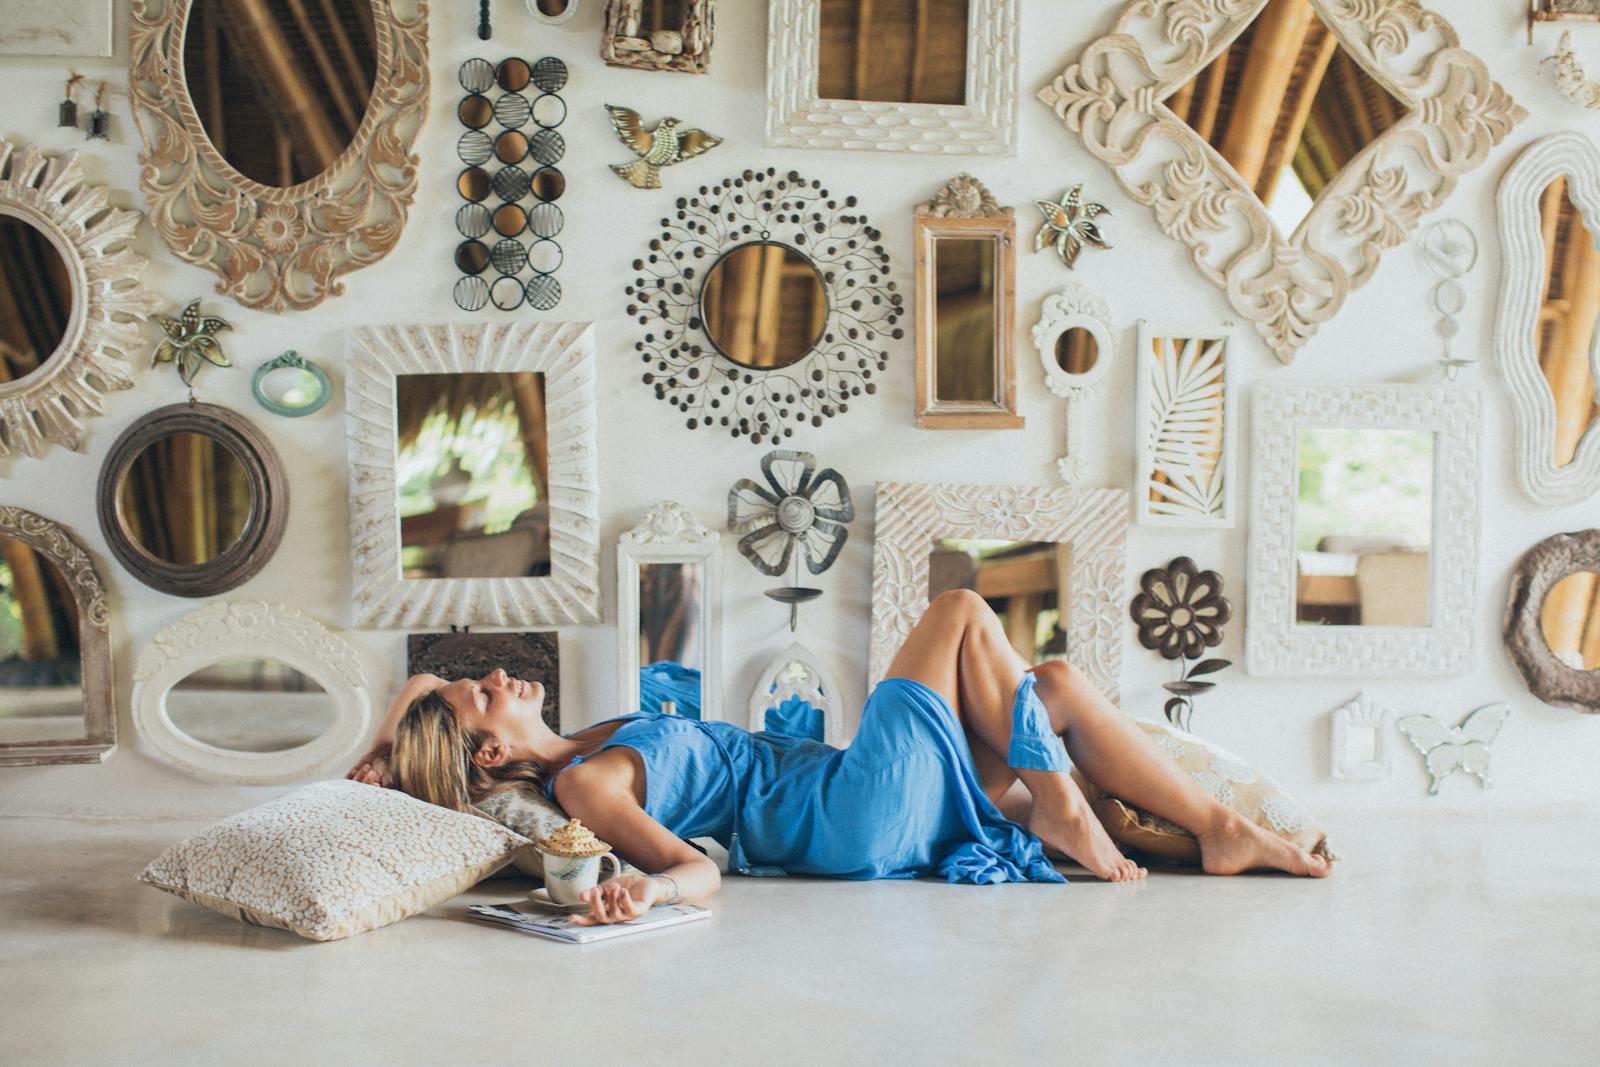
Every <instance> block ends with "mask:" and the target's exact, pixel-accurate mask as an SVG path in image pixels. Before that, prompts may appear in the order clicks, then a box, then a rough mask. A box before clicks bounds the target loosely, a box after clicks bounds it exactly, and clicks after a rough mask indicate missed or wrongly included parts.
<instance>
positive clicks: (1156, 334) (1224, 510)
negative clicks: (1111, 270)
mask: <svg viewBox="0 0 1600 1067" xmlns="http://www.w3.org/2000/svg"><path fill="white" fill-rule="evenodd" d="M1232 353H1233V338H1232V334H1231V333H1230V332H1228V331H1226V330H1223V331H1216V332H1209V333H1207V332H1199V333H1197V332H1194V331H1164V330H1160V329H1156V328H1154V327H1152V326H1151V325H1150V324H1148V323H1146V322H1140V323H1139V370H1138V374H1139V379H1138V389H1137V403H1136V407H1135V410H1136V411H1137V412H1138V417H1139V422H1138V423H1137V430H1136V432H1137V433H1138V435H1139V440H1138V448H1139V471H1138V476H1137V477H1136V478H1135V479H1134V485H1135V486H1136V487H1137V490H1138V491H1137V492H1135V493H1134V514H1135V515H1136V516H1137V517H1138V519H1139V522H1140V523H1142V524H1144V525H1147V526H1190V527H1211V528H1216V529H1223V528H1230V529H1231V528H1232V526H1233V524H1234V510H1235V501H1236V500H1237V498H1238V495H1239V494H1238V491H1237V489H1236V487H1235V486H1234V484H1233V482H1234V476H1233V472H1234V469H1235V468H1234V464H1235V459H1234V438H1235V436H1236V423H1237V421H1238V420H1237V418H1236V417H1235V415H1234V408H1235V404H1234V396H1233V386H1232V385H1231V384H1230V383H1231V381H1232V377H1233V376H1232V374H1231V371H1230V365H1231V362H1232Z"/></svg>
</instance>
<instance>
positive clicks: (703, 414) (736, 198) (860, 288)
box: [625, 167, 905, 444]
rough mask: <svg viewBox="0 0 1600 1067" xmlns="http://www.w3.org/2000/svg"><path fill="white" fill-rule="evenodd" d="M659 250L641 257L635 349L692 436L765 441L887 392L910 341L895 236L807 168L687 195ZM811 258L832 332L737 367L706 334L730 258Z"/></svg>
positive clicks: (636, 264) (741, 178) (749, 175)
mask: <svg viewBox="0 0 1600 1067" xmlns="http://www.w3.org/2000/svg"><path fill="white" fill-rule="evenodd" d="M660 225H661V229H660V231H659V233H658V236H656V237H655V238H653V239H652V240H651V241H650V245H649V250H648V251H647V253H646V254H645V255H644V256H643V257H642V258H640V259H636V260H634V261H633V272H634V273H633V278H632V279H631V281H630V282H629V284H628V286H627V287H626V290H625V291H626V293H627V295H628V297H629V304H628V314H629V316H631V317H633V318H634V319H635V320H636V321H637V322H638V323H639V325H641V326H643V327H644V329H645V334H644V337H643V339H642V340H639V341H636V342H635V343H634V350H635V351H636V352H638V353H639V359H640V362H641V363H643V364H644V367H645V369H644V374H643V380H644V384H646V385H648V386H651V387H652V388H654V390H655V394H656V396H657V397H658V398H659V399H662V400H665V401H666V402H667V403H669V404H671V405H672V406H673V407H674V408H676V409H677V410H678V411H679V412H681V413H682V414H683V415H684V416H685V423H686V425H687V426H688V427H689V429H691V430H693V429H697V428H699V427H701V426H706V427H714V428H718V429H723V430H727V431H728V432H729V433H731V434H732V435H733V436H735V437H746V438H748V439H749V440H750V441H752V442H754V443H758V444H759V443H761V442H763V441H768V440H772V441H776V440H779V439H781V438H788V437H792V436H794V431H795V428H796V427H797V426H804V425H810V426H813V427H819V426H821V425H822V421H823V420H824V419H827V418H832V417H833V416H835V415H842V414H844V413H845V412H846V411H848V410H849V408H850V405H851V403H852V402H854V401H855V400H856V399H857V398H858V397H861V396H863V395H870V394H872V393H875V392H876V391H877V383H876V382H874V381H873V376H874V375H875V374H881V373H882V372H883V371H884V370H886V369H887V368H888V365H889V354H888V352H887V351H886V350H885V348H884V347H883V346H884V344H885V343H886V342H888V341H889V340H891V339H895V340H898V339H899V338H901V337H903V336H905V331H904V330H902V329H901V328H900V327H899V326H897V325H896V323H898V322H899V320H900V316H901V315H902V314H903V313H904V312H903V307H902V303H903V301H902V297H901V295H900V294H899V293H898V292H896V291H895V283H894V282H893V281H891V280H890V279H889V253H888V251H887V250H886V249H885V247H884V244H883V235H882V234H881V233H879V232H878V230H876V229H875V228H873V226H872V225H871V224H870V223H868V221H867V217H866V216H865V215H863V214H861V212H860V211H859V210H858V209H857V207H856V198H855V197H853V196H846V197H835V196H834V195H833V193H831V192H830V191H829V190H827V189H826V188H824V187H823V185H822V183H821V182H819V181H815V180H810V179H806V178H803V177H801V176H800V175H799V174H798V173H797V172H795V171H792V170H791V171H788V172H787V173H784V174H779V173H778V171H777V170H776V168H773V167H768V168H766V169H765V170H759V171H756V170H747V171H745V172H743V173H742V174H740V175H738V176H737V177H733V178H726V179H724V180H723V181H721V182H720V183H718V184H716V185H711V186H705V185H702V186H701V187H700V191H699V193H698V194H697V195H695V196H690V197H681V198H679V199H678V201H677V204H676V208H675V210H674V212H673V213H672V215H670V216H669V217H667V218H663V219H662V220H661V222H660ZM755 243H759V244H764V245H770V246H773V247H775V248H780V249H788V250H792V251H795V252H798V253H800V254H801V255H802V256H804V257H805V258H806V259H807V260H809V261H810V265H811V266H812V267H813V268H814V269H815V271H816V274H817V276H819V277H820V278H821V280H822V286H823V289H824V291H825V293H826V297H827V308H826V312H825V318H824V321H823V325H822V329H821V336H820V339H819V340H818V341H817V343H816V344H814V345H812V346H811V347H810V348H809V349H808V350H807V352H806V353H805V354H804V355H803V356H801V357H799V358H798V359H795V360H792V361H788V362H786V364H785V365H783V366H773V367H769V368H767V369H762V368H761V367H754V366H748V365H746V366H741V365H739V364H737V363H735V362H733V361H732V360H731V359H728V358H727V357H726V356H724V355H723V354H722V352H721V351H720V350H719V347H718V345H717V344H716V343H714V342H713V341H712V339H711V337H710V336H709V334H708V333H707V332H706V328H705V323H704V322H703V320H702V306H701V293H702V289H703V288H704V286H705V283H706V280H707V278H708V277H710V275H711V274H712V271H713V269H714V268H715V266H716V265H717V263H718V262H720V261H721V260H722V259H723V257H724V256H726V255H728V254H730V253H733V252H736V251H737V250H739V249H740V248H744V247H746V246H749V245H751V244H755Z"/></svg>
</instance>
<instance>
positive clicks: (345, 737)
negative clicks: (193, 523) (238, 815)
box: [132, 601, 372, 785]
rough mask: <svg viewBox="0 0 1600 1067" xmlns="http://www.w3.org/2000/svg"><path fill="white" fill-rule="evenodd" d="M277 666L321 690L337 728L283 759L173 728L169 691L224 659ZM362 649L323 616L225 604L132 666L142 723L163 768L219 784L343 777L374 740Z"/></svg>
mask: <svg viewBox="0 0 1600 1067" xmlns="http://www.w3.org/2000/svg"><path fill="white" fill-rule="evenodd" d="M233 658H248V659H269V660H276V661H278V662H279V663H283V664H286V665H288V666H290V667H292V668H294V669H295V670H297V671H299V672H300V673H301V674H304V675H305V676H306V677H308V678H310V679H311V680H312V681H314V682H316V683H317V684H318V685H320V686H321V687H322V689H323V691H324V692H326V693H327V694H328V696H329V697H330V698H331V700H332V702H333V707H334V717H333V725H331V726H330V727H329V728H328V729H327V731H326V732H324V733H323V734H321V735H320V736H318V737H317V738H316V739H315V740H312V741H308V742H307V743H305V744H303V745H299V746H296V747H295V748H291V749H285V750H284V751H282V752H237V751H232V750H229V749H224V748H218V747H216V746H214V745H208V744H206V743H205V742H203V741H200V740H198V739H196V738H194V737H191V736H190V735H189V734H187V733H185V732H184V731H183V730H181V729H179V728H178V726H177V725H176V724H175V723H173V721H172V716H171V715H170V714H169V712H168V710H167V694H168V693H169V692H170V691H171V690H172V687H173V686H175V685H177V684H178V683H179V682H181V681H183V680H184V679H185V678H187V677H188V676H189V675H191V674H193V673H194V672H195V671H198V670H201V669H202V668H205V667H209V666H211V665H212V664H215V663H218V662H220V661H222V660H225V659H233ZM367 690H368V685H367V677H366V672H365V671H363V670H362V668H361V659H360V654H359V653H358V652H357V651H356V648H355V646H354V645H352V644H351V643H350V642H349V641H348V640H346V639H345V638H344V637H343V636H341V635H340V634H338V633H336V632H334V631H333V630H330V629H329V628H328V627H326V626H324V625H323V624H322V623H320V622H318V621H317V620H316V619H313V618H311V617H310V616H307V615H302V614H301V613H300V612H298V611H293V610H291V609H289V608H283V607H277V606H274V605H272V604H267V603H263V602H261V601H216V602H214V603H211V604H207V605H206V606H205V607H203V608H201V609H199V610H198V611H192V612H190V613H189V614H187V615H185V616H184V617H183V618H181V619H179V620H178V621H177V622H175V623H173V624H172V625H170V626H168V627H167V628H166V629H164V630H162V631H161V632H160V633H158V634H156V635H155V637H153V638H151V640H150V643H149V644H147V645H146V646H145V647H144V648H143V649H142V650H141V651H140V653H139V659H138V662H137V663H135V665H134V669H133V699H132V703H133V725H134V728H135V729H136V730H137V731H138V734H139V738H140V740H141V741H143V742H144V744H145V745H146V746H148V747H149V749H150V750H151V751H153V752H154V754H155V755H156V756H157V757H158V758H159V759H160V760H161V761H162V762H164V763H167V764H169V765H171V766H173V767H176V768H178V769H179V770H181V771H185V772H187V773H189V774H192V775H195V776H196V777H198V778H204V779H206V780H208V781H213V782H230V783H234V784H239V785H277V784H281V783H283V782H294V781H300V780H302V779H305V778H311V777H314V776H316V775H318V774H328V773H333V772H337V771H343V770H344V769H345V768H346V767H347V766H348V765H349V761H350V760H351V759H353V758H354V757H355V755H356V751H357V750H358V749H359V748H360V747H361V744H362V743H363V742H364V741H365V740H366V738H367V732H368V730H369V729H370V728H371V726H372V704H371V700H370V698H369V697H368V696H367Z"/></svg>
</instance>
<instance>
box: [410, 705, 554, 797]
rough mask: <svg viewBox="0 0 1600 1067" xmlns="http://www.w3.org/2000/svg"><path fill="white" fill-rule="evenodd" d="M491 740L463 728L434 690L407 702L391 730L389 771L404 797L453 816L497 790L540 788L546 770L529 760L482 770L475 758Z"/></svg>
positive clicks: (483, 734) (481, 732)
mask: <svg viewBox="0 0 1600 1067" xmlns="http://www.w3.org/2000/svg"><path fill="white" fill-rule="evenodd" d="M489 740H491V735H490V734H488V733H486V732H483V731H480V730H468V729H464V728H463V727H462V725H461V723H460V722H459V721H457V719H456V713H455V710H454V709H453V708H451V707H450V704H449V702H448V701H446V700H445V698H444V697H442V696H440V695H439V691H438V690H434V691H433V692H431V693H425V694H424V695H422V696H420V697H418V698H417V699H416V700H414V701H412V702H411V706H410V707H409V708H407V709H406V713H405V715H403V716H401V718H400V722H399V724H398V725H397V726H396V727H395V734H394V745H393V747H392V749H391V750H390V753H389V767H390V770H391V772H392V773H393V775H394V781H395V784H396V785H397V786H399V787H400V789H401V790H402V791H403V792H406V793H409V794H411V795H412V796H414V797H416V798H417V799H418V800H425V801H427V802H428V803H429V804H437V805H439V806H440V807H441V808H451V809H453V810H455V811H466V812H470V811H472V808H473V805H474V804H475V803H476V802H478V801H480V800H482V799H483V798H484V797H486V796H488V795H489V794H490V793H494V792H496V791H498V790H501V789H505V788H508V787H512V786H518V785H526V786H529V787H533V788H539V787H541V786H543V784H544V781H545V777H546V775H545V770H544V768H543V767H541V766H539V765H538V764H537V763H534V762H533V761H532V760H513V761H511V762H509V763H502V764H500V765H499V766H498V767H480V766H478V765H477V764H476V763H474V762H472V757H473V754H474V753H476V752H477V751H478V749H480V748H482V747H483V746H484V744H485V743H486V742H488V741H489Z"/></svg>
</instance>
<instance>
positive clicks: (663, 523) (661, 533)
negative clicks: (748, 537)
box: [618, 500, 720, 545]
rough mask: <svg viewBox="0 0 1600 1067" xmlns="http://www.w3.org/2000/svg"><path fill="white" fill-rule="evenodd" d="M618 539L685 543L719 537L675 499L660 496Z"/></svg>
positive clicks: (637, 543) (632, 541) (674, 543)
mask: <svg viewBox="0 0 1600 1067" xmlns="http://www.w3.org/2000/svg"><path fill="white" fill-rule="evenodd" d="M618 539H619V540H621V541H623V542H625V543H627V544H633V545H660V544H669V545H685V544H697V543H700V542H704V541H717V540H719V539H720V537H719V535H718V534H717V532H716V531H715V530H711V529H708V528H707V527H706V525H705V523H703V522H701V521H700V520H699V519H697V518H695V517H694V515H693V513H691V512H690V511H689V509H688V508H686V507H684V506H683V505H682V504H680V503H678V502H677V501H676V500H663V501H661V502H660V503H658V504H656V505H655V506H654V507H652V508H651V509H650V511H649V513H648V514H647V515H645V517H644V518H643V519H641V520H639V523H638V525H636V526H634V527H633V528H632V529H629V530H624V531H623V532H622V535H621V537H620V538H618Z"/></svg>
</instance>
